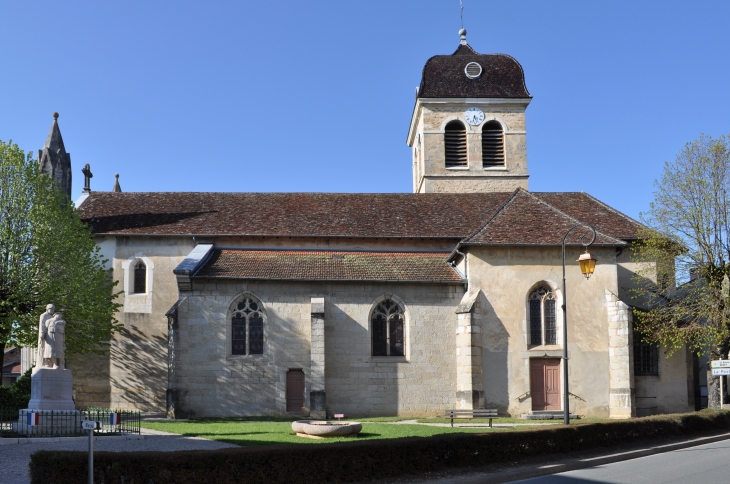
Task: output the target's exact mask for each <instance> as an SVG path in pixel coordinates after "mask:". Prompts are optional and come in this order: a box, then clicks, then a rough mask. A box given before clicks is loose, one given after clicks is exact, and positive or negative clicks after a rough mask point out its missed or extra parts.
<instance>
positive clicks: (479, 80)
mask: <svg viewBox="0 0 730 484" xmlns="http://www.w3.org/2000/svg"><path fill="white" fill-rule="evenodd" d="M459 36H460V38H461V40H460V44H459V47H458V48H457V49H456V52H454V53H453V54H451V55H437V56H434V57H431V58H430V59H429V60H428V61H427V62H426V65H425V66H424V68H423V74H422V77H421V84H420V86H419V87H418V89H417V90H416V105H415V107H414V109H413V116H412V118H411V125H410V128H409V130H408V139H407V144H408V146H409V147H411V149H412V161H413V192H414V193H434V192H436V193H439V192H440V193H470V192H508V191H513V190H515V189H516V188H524V189H527V178H528V176H529V175H528V172H527V146H526V129H525V110H526V109H527V106H528V105H529V104H530V101H531V100H532V96H530V93H529V92H528V91H527V86H526V85H525V74H524V72H523V70H522V66H521V65H520V64H519V63H518V62H517V61H516V60H515V59H514V58H513V57H511V56H508V55H505V54H479V53H477V52H476V51H474V49H472V48H471V46H469V44H468V43H467V42H466V30H464V29H461V30H460V31H459Z"/></svg>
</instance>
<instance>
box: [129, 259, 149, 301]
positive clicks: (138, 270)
mask: <svg viewBox="0 0 730 484" xmlns="http://www.w3.org/2000/svg"><path fill="white" fill-rule="evenodd" d="M132 289H133V291H132V293H133V294H144V293H146V292H147V266H146V265H145V263H144V262H142V261H141V260H138V261H137V263H136V264H134V286H133V288H132Z"/></svg>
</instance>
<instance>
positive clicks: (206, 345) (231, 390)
mask: <svg viewBox="0 0 730 484" xmlns="http://www.w3.org/2000/svg"><path fill="white" fill-rule="evenodd" d="M243 293H251V294H252V295H254V296H255V297H257V298H259V299H260V300H261V301H262V303H263V307H264V311H265V314H266V318H265V324H264V354H263V355H249V356H231V355H230V325H229V319H230V318H229V314H228V310H229V307H230V305H231V304H232V303H233V302H234V301H235V300H236V299H237V298H238V297H239V296H240V295H241V294H243ZM384 294H392V295H394V296H395V297H396V298H397V299H398V300H400V301H402V302H403V304H404V305H405V307H406V309H407V314H406V322H407V328H406V341H407V350H406V356H405V357H372V356H371V351H370V346H371V344H370V332H369V323H368V319H369V314H370V310H371V308H372V307H373V304H374V303H375V301H376V300H377V299H378V298H380V297H381V296H383V295H384ZM185 295H186V296H187V298H186V299H185V301H184V302H183V303H182V304H181V305H180V307H179V308H178V318H179V319H178V327H179V339H178V347H177V348H176V358H177V361H176V374H175V379H176V381H175V385H176V387H177V392H178V399H179V400H178V409H177V411H180V410H182V412H183V413H185V414H187V416H205V415H277V414H278V415H280V414H285V413H286V394H285V391H286V372H287V370H289V369H294V368H296V369H302V370H303V371H304V374H305V395H306V396H307V397H308V396H309V395H310V392H311V391H312V389H313V387H312V385H311V382H312V371H311V369H312V353H311V351H310V350H311V341H312V334H311V331H312V327H313V322H314V321H313V319H312V312H311V311H312V301H313V300H314V298H319V297H324V302H325V304H324V336H325V338H324V346H325V358H324V363H325V369H324V374H325V390H326V404H327V414H328V415H331V414H333V413H345V414H346V415H348V416H367V415H423V414H437V413H440V412H441V411H442V410H443V409H445V408H453V407H454V405H455V378H456V370H455V363H456V358H455V341H454V335H455V333H456V315H455V313H454V311H455V308H456V306H457V305H458V303H459V301H460V299H461V296H462V295H463V289H462V287H461V286H430V285H388V284H382V285H377V284H351V283H342V284H324V283H323V284H316V283H309V284H308V283H269V282H258V283H238V282H233V281H218V282H216V281H207V282H198V281H195V282H194V286H193V291H191V292H189V293H186V294H185ZM314 323H315V324H314V327H315V328H316V326H317V324H316V322H314ZM305 402H306V403H305V405H306V408H305V411H306V412H309V410H310V408H309V405H310V402H309V398H306V399H305ZM178 415H182V414H181V413H178Z"/></svg>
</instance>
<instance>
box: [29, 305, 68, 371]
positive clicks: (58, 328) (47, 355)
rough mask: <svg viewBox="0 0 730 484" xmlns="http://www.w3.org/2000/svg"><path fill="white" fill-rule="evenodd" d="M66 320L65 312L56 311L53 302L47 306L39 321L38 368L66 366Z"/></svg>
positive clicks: (62, 367)
mask: <svg viewBox="0 0 730 484" xmlns="http://www.w3.org/2000/svg"><path fill="white" fill-rule="evenodd" d="M65 354H66V321H64V320H63V314H61V313H57V312H56V307H55V306H54V305H53V304H49V305H47V306H46V312H44V313H43V314H41V317H40V321H39V322H38V356H37V358H36V370H37V369H39V368H52V369H57V368H61V369H64V368H65Z"/></svg>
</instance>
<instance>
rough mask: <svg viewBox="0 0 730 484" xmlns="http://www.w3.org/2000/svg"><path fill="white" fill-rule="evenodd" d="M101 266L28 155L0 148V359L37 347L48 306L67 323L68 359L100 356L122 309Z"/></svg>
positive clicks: (85, 233) (82, 229) (84, 232)
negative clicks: (10, 350) (13, 349)
mask: <svg viewBox="0 0 730 484" xmlns="http://www.w3.org/2000/svg"><path fill="white" fill-rule="evenodd" d="M105 262H106V261H105V260H104V259H103V257H102V256H101V254H100V251H99V248H98V246H97V245H96V244H95V243H94V241H93V239H92V237H91V232H90V229H89V228H88V227H87V226H86V224H84V222H82V221H81V219H80V217H79V214H78V213H77V211H76V209H75V208H74V207H73V204H72V203H71V201H70V200H69V199H68V197H67V196H66V195H65V194H64V193H62V192H61V191H60V190H59V189H58V188H57V187H56V185H55V184H54V182H53V181H52V179H51V178H50V177H48V176H45V175H42V174H41V173H40V172H39V169H38V164H37V162H36V161H35V160H34V159H33V157H32V155H31V154H30V153H28V154H27V155H25V154H24V153H23V151H22V150H21V149H20V148H19V147H18V146H17V145H15V144H12V142H8V143H4V142H2V141H0V351H1V350H3V349H4V348H5V346H6V345H7V344H15V345H18V346H30V347H35V346H36V344H37V339H38V318H39V316H40V314H41V312H43V311H44V310H45V306H46V304H49V303H52V304H55V306H56V310H57V311H58V312H62V313H63V317H64V320H66V322H67V325H66V354H67V355H70V354H74V353H87V352H94V353H99V352H103V350H104V345H105V342H106V341H108V340H109V339H110V337H111V335H112V333H113V332H114V331H116V330H117V329H118V327H119V324H118V323H117V321H116V319H115V313H116V311H117V309H118V308H119V307H120V305H119V304H117V303H116V302H115V299H116V296H117V295H118V294H115V293H114V285H115V284H116V283H115V282H112V278H111V277H110V274H109V273H108V271H107V270H106V269H105V268H104V264H105ZM0 354H2V353H0Z"/></svg>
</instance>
